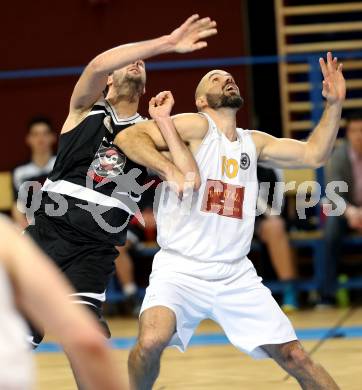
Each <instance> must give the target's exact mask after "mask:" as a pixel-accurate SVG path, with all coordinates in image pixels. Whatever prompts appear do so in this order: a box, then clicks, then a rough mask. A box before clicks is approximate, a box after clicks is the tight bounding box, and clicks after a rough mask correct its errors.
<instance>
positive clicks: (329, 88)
mask: <svg viewBox="0 0 362 390" xmlns="http://www.w3.org/2000/svg"><path fill="white" fill-rule="evenodd" d="M319 65H320V67H321V70H322V73H323V78H324V80H323V89H322V95H323V97H324V98H326V99H327V101H328V102H329V103H335V102H338V101H343V100H344V99H345V97H346V81H345V79H344V77H343V73H342V67H343V66H342V64H338V63H337V57H334V58H333V57H332V53H331V52H328V53H327V62H325V61H324V59H323V58H320V59H319Z"/></svg>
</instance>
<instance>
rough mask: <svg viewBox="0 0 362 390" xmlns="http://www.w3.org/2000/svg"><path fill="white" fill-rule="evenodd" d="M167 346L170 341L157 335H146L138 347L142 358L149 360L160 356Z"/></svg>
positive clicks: (141, 338)
mask: <svg viewBox="0 0 362 390" xmlns="http://www.w3.org/2000/svg"><path fill="white" fill-rule="evenodd" d="M167 344H168V340H166V338H163V337H160V336H155V335H145V336H143V337H140V339H139V340H138V343H137V347H138V351H139V353H140V354H141V356H143V357H144V358H146V359H148V358H152V357H157V356H160V355H161V353H162V351H163V350H164V349H165V348H166V346H167Z"/></svg>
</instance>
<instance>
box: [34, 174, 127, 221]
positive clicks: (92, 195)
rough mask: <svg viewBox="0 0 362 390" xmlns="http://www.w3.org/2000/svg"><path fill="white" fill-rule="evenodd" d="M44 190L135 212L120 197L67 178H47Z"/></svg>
mask: <svg viewBox="0 0 362 390" xmlns="http://www.w3.org/2000/svg"><path fill="white" fill-rule="evenodd" d="M42 191H50V192H56V193H58V194H63V195H68V196H72V197H73V198H77V199H81V200H86V201H88V202H92V203H96V204H100V205H102V206H107V207H117V208H119V209H122V210H124V211H126V212H127V213H128V214H130V215H133V214H134V212H133V211H131V210H130V208H129V207H128V206H127V205H125V204H124V203H123V202H121V201H120V200H119V199H116V198H112V197H111V196H107V195H104V194H102V193H100V192H97V191H94V190H92V189H90V188H87V187H83V186H80V185H78V184H74V183H71V182H70V181H67V180H57V181H51V180H49V179H46V181H45V183H44V185H43V187H42Z"/></svg>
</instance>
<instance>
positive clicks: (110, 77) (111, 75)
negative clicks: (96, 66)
mask: <svg viewBox="0 0 362 390" xmlns="http://www.w3.org/2000/svg"><path fill="white" fill-rule="evenodd" d="M112 84H113V73H110V74H109V75H108V79H107V87H109V86H110V85H112Z"/></svg>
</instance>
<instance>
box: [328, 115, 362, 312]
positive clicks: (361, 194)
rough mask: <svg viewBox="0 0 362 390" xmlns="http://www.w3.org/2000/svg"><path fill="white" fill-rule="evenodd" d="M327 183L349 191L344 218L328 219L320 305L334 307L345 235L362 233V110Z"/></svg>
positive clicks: (350, 119) (349, 122) (334, 157)
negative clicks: (340, 183)
mask: <svg viewBox="0 0 362 390" xmlns="http://www.w3.org/2000/svg"><path fill="white" fill-rule="evenodd" d="M326 178H327V182H331V181H344V182H346V183H347V185H348V192H339V193H338V194H339V195H340V196H341V197H342V198H343V199H344V201H345V202H346V205H347V207H346V210H345V212H344V214H343V215H341V216H330V217H327V219H326V225H325V233H324V234H325V244H326V262H325V270H324V275H325V279H324V283H323V286H322V290H321V301H320V304H321V305H333V304H334V303H335V293H336V288H337V269H338V264H339V262H340V258H341V249H342V242H343V238H344V236H345V235H346V234H347V233H348V232H350V231H359V232H361V233H362V111H355V112H353V113H352V114H351V115H350V116H349V117H348V118H347V126H346V139H345V140H343V141H342V142H341V143H340V144H339V145H338V146H337V147H336V148H335V150H334V152H333V154H332V156H331V159H330V161H329V164H328V166H327V170H326Z"/></svg>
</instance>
